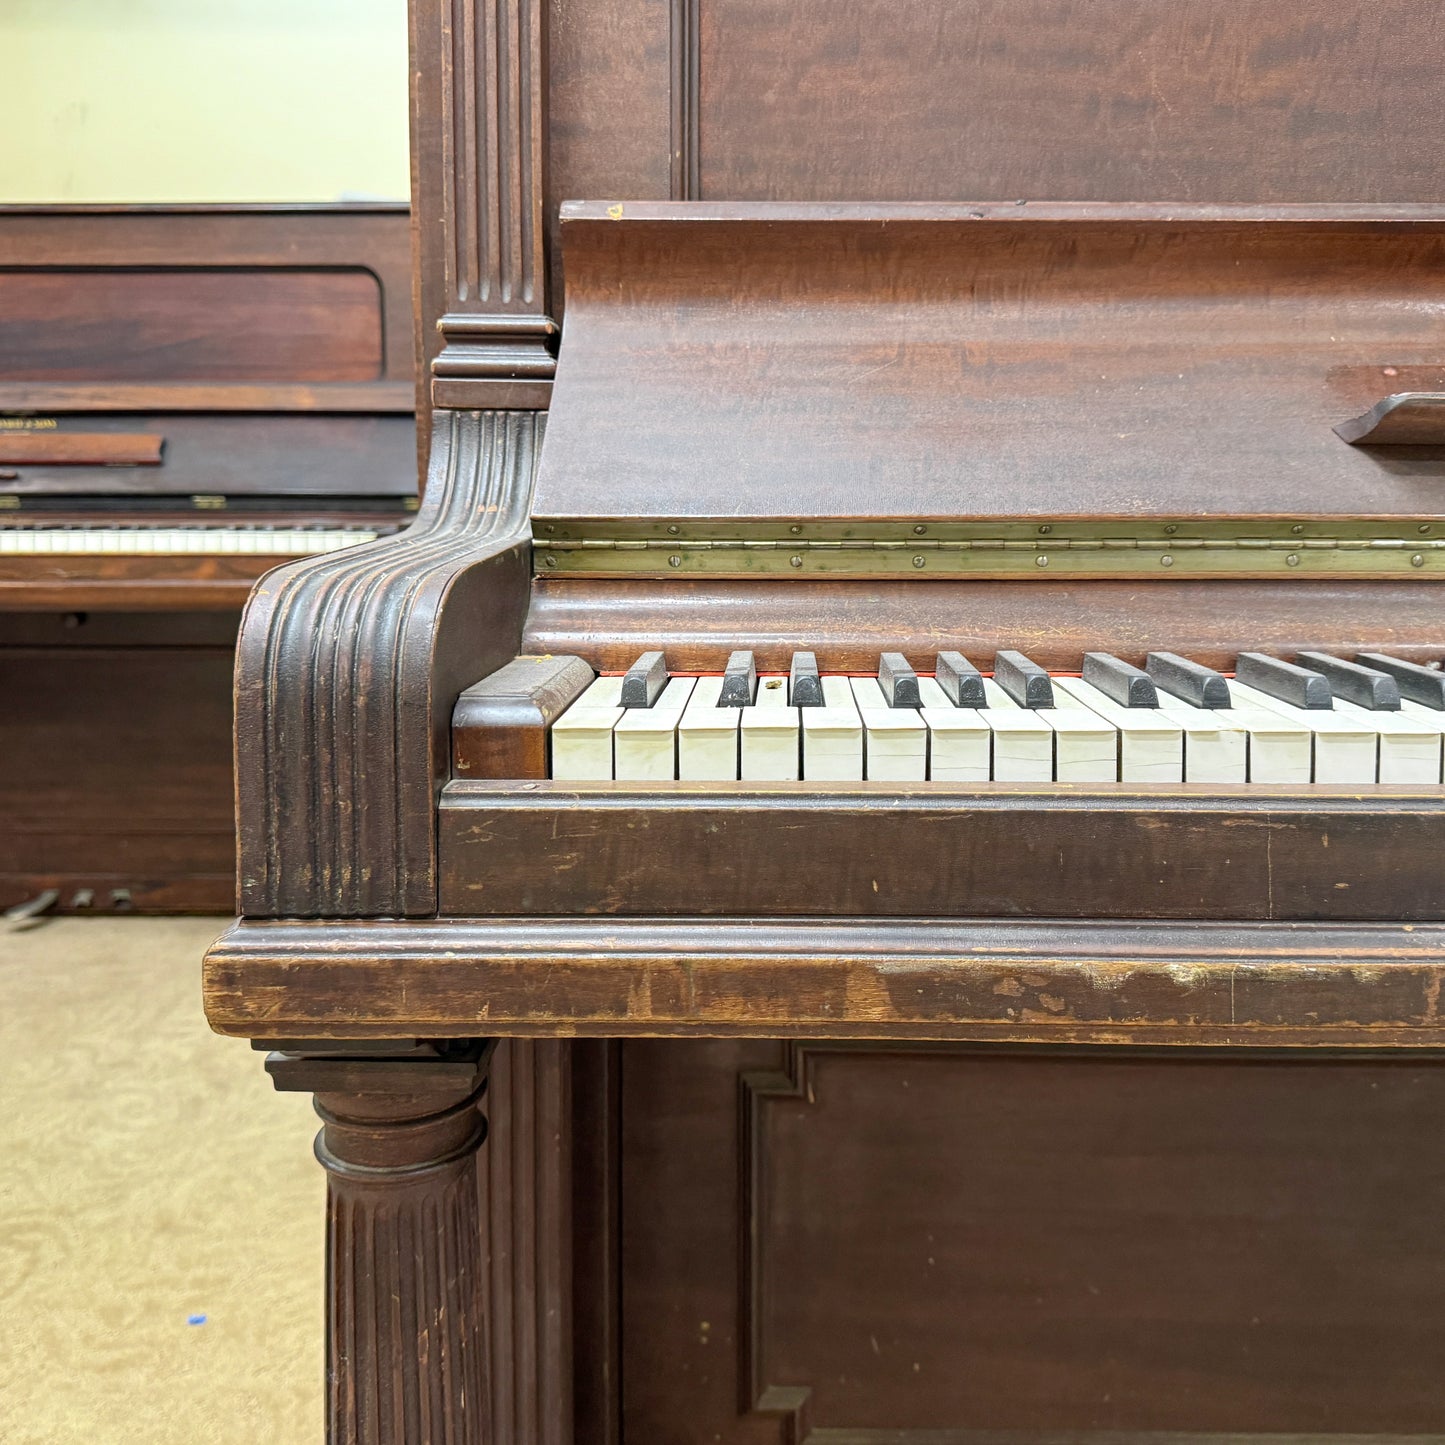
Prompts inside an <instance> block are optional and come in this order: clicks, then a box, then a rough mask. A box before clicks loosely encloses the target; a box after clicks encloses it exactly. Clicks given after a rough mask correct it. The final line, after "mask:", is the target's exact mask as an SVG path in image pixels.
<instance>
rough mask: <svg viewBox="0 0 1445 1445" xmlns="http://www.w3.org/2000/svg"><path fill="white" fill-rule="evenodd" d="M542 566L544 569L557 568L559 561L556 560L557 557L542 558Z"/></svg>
mask: <svg viewBox="0 0 1445 1445" xmlns="http://www.w3.org/2000/svg"><path fill="white" fill-rule="evenodd" d="M542 565H543V566H544V567H555V566H556V565H557V559H556V558H555V557H551V556H548V557H543V558H542Z"/></svg>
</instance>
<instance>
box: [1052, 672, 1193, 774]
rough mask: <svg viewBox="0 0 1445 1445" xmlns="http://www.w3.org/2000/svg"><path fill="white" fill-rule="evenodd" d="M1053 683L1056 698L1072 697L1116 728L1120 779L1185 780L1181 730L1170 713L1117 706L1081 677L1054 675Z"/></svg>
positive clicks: (1182, 734)
mask: <svg viewBox="0 0 1445 1445" xmlns="http://www.w3.org/2000/svg"><path fill="white" fill-rule="evenodd" d="M1053 683H1054V696H1055V697H1058V696H1059V694H1060V693H1063V694H1065V695H1066V696H1068V697H1072V698H1073V699H1074V700H1075V701H1076V702H1081V703H1083V705H1084V706H1085V707H1086V708H1088V709H1089V710H1090V711H1091V712H1096V713H1098V714H1099V716H1100V717H1102V718H1105V719H1107V721H1109V722H1111V723H1113V725H1114V726H1115V727H1116V728H1118V730H1119V779H1120V781H1121V782H1125V783H1182V782H1183V781H1184V730H1183V728H1182V727H1181V726H1180V725H1179V723H1178V722H1177V721H1176V720H1175V719H1174V716H1173V715H1172V714H1170V713H1165V712H1163V711H1161V709H1159V708H1153V707H1120V706H1119V704H1118V703H1116V702H1114V701H1113V700H1112V699H1111V698H1108V697H1105V695H1104V694H1103V693H1102V692H1100V691H1099V689H1098V688H1096V687H1091V686H1090V685H1089V684H1088V683H1087V682H1085V681H1084V680H1083V679H1082V678H1078V677H1056V678H1054V680H1053Z"/></svg>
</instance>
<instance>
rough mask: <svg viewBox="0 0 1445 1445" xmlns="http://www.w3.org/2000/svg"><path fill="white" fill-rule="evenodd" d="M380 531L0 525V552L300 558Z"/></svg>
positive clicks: (351, 544)
mask: <svg viewBox="0 0 1445 1445" xmlns="http://www.w3.org/2000/svg"><path fill="white" fill-rule="evenodd" d="M380 535H381V534H380V533H379V532H378V531H376V530H375V529H372V528H367V527H154V526H150V527H148V526H114V527H0V556H18V557H49V556H59V557H78V556H84V557H110V556H120V557H196V556H212V555H218V554H219V555H225V556H268V557H304V556H309V555H312V554H315V553H321V552H337V551H340V550H341V549H342V548H343V547H355V546H356V545H357V544H358V543H361V542H374V541H375V540H376V539H377V537H378V536H380Z"/></svg>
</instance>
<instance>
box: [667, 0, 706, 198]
mask: <svg viewBox="0 0 1445 1445" xmlns="http://www.w3.org/2000/svg"><path fill="white" fill-rule="evenodd" d="M701 26H702V0H672V9H671V13H670V23H669V27H668V43H669V49H670V53H671V54H670V58H671V62H672V80H671V86H670V90H669V97H670V101H671V155H672V199H673V200H674V201H696V200H700V199H701V198H702V162H701V150H700V124H699V117H698V106H699V104H700V100H701V94H702V36H701Z"/></svg>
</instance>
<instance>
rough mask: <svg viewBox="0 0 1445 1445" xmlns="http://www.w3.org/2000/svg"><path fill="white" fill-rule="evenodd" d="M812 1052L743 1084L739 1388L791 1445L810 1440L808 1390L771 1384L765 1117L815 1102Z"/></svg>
mask: <svg viewBox="0 0 1445 1445" xmlns="http://www.w3.org/2000/svg"><path fill="white" fill-rule="evenodd" d="M809 1058H810V1051H809V1050H808V1049H807V1048H806V1047H805V1046H804V1045H802V1044H799V1043H796V1042H788V1043H785V1044H784V1045H783V1061H782V1062H783V1066H782V1068H781V1069H767V1070H757V1071H750V1072H748V1073H744V1074H743V1075H741V1076H740V1078H739V1081H738V1082H739V1085H740V1089H739V1097H740V1100H741V1106H742V1117H741V1119H740V1120H739V1141H740V1148H739V1156H740V1160H741V1165H742V1182H741V1195H742V1198H741V1202H740V1204H741V1207H740V1209H739V1216H740V1218H741V1219H742V1221H743V1224H744V1227H743V1233H742V1249H741V1251H740V1255H739V1266H740V1268H739V1279H738V1284H739V1290H738V1387H739V1393H740V1395H741V1399H740V1400H739V1408H740V1409H741V1410H742V1411H743V1412H744V1413H749V1412H754V1413H757V1414H761V1415H777V1416H779V1417H781V1424H782V1439H783V1441H784V1442H785V1445H803V1442H804V1441H805V1440H806V1439H807V1438H808V1435H809V1434H810V1425H809V1419H808V1404H809V1400H810V1398H811V1396H812V1389H811V1387H809V1386H807V1385H774V1384H769V1383H768V1380H767V1362H766V1360H765V1359H764V1341H763V1330H762V1314H763V1311H762V1298H763V1289H764V1272H765V1249H766V1236H765V1230H764V1223H763V1217H762V1214H763V1211H762V1197H763V1185H762V1181H763V1170H764V1163H765V1159H766V1151H765V1149H764V1147H763V1112H764V1110H765V1108H766V1107H767V1105H768V1104H770V1103H772V1102H773V1101H775V1100H778V1099H792V1100H795V1101H797V1100H802V1101H804V1102H806V1103H809V1104H811V1103H812V1102H813V1085H812V1079H811V1075H810V1068H809Z"/></svg>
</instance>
